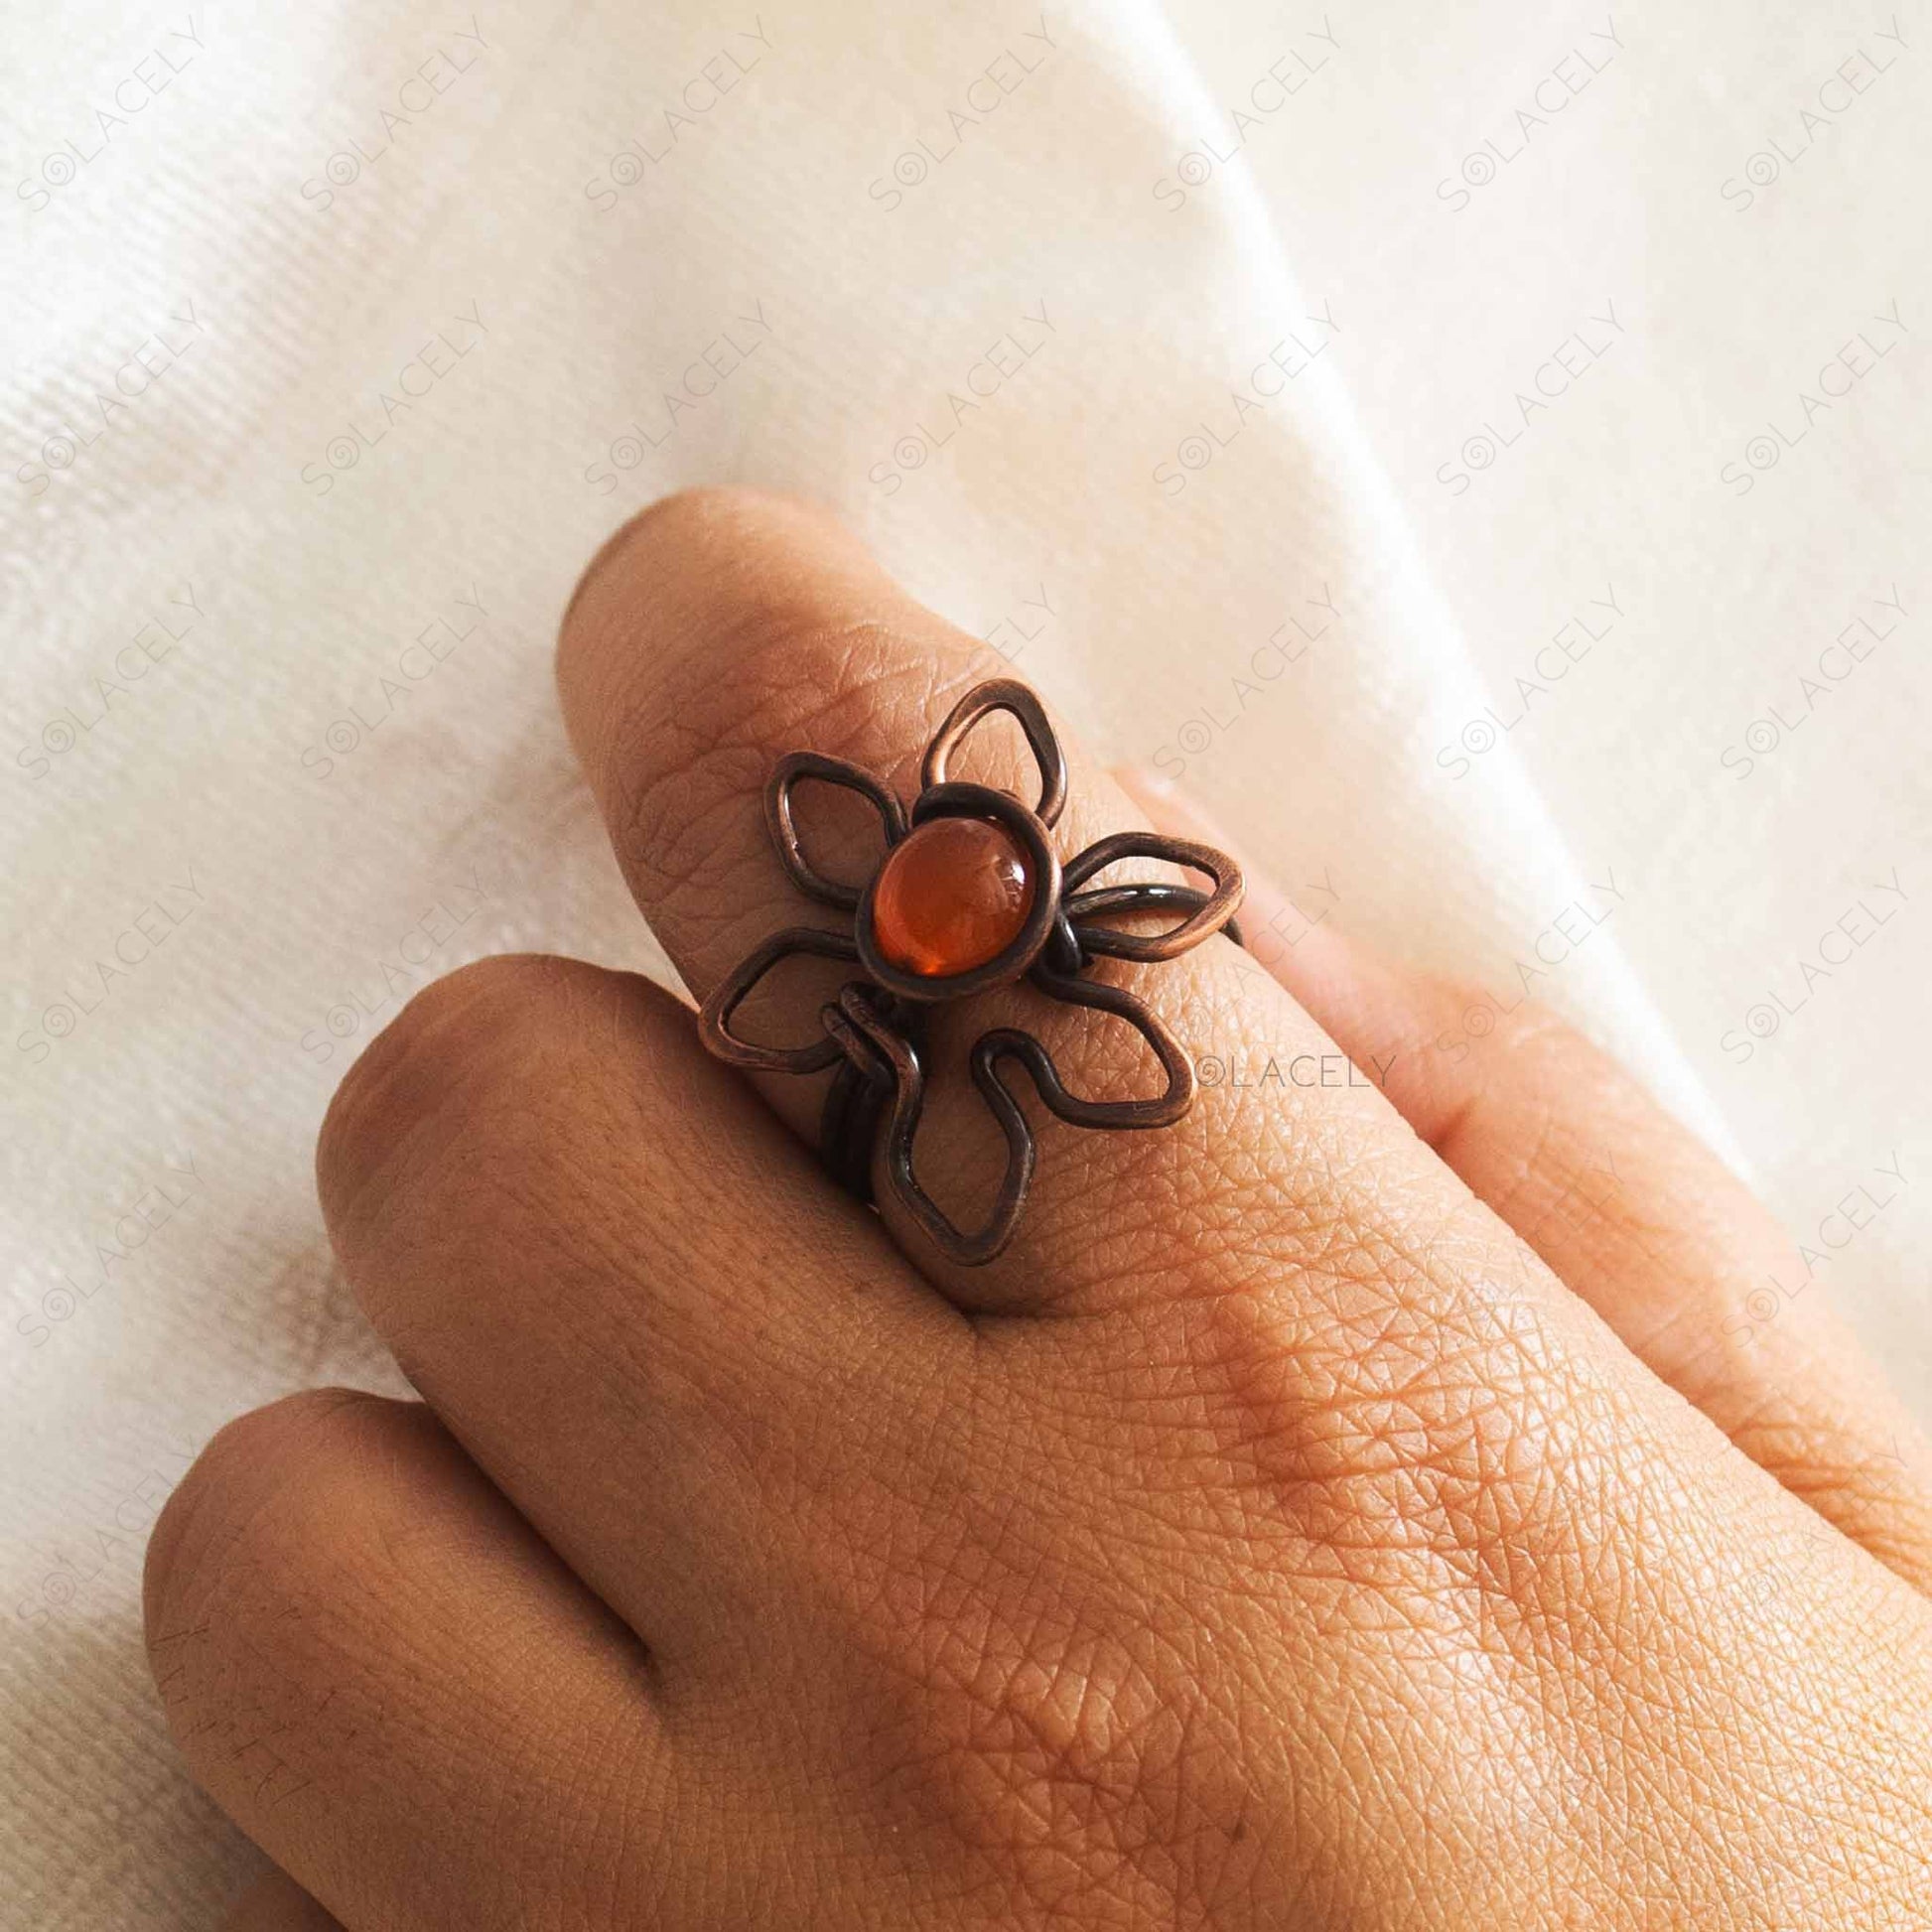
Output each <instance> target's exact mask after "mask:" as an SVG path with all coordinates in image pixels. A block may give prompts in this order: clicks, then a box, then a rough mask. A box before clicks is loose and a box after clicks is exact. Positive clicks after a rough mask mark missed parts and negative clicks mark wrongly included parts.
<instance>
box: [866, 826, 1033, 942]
mask: <svg viewBox="0 0 1932 1932" xmlns="http://www.w3.org/2000/svg"><path fill="white" fill-rule="evenodd" d="M1033 903H1034V880H1033V875H1032V872H1031V869H1030V868H1029V866H1028V863H1027V855H1026V853H1025V852H1024V851H1023V850H1022V848H1021V846H1020V844H1019V842H1018V841H1017V840H1016V839H1015V838H1014V837H1013V835H1012V834H1011V833H1010V832H1009V831H1008V830H1007V829H1006V827H1005V826H1004V825H998V824H995V823H994V821H993V820H992V819H990V818H929V819H927V820H926V821H925V823H924V824H922V825H915V826H914V827H913V828H912V830H911V831H910V832H908V833H907V834H906V836H905V837H904V838H902V839H901V840H900V841H899V842H898V844H897V845H896V846H895V847H894V848H893V849H892V851H891V852H890V853H889V854H888V855H887V858H886V863H885V865H884V866H883V867H882V868H881V869H880V873H879V884H878V886H877V887H876V888H875V889H874V891H873V896H872V932H873V942H874V943H875V944H876V945H877V946H878V948H879V952H880V956H881V957H882V958H884V959H886V960H888V961H890V962H891V963H892V964H893V965H895V966H897V968H898V969H899V971H900V972H903V973H917V974H919V975H920V976H921V977H923V978H927V979H939V978H943V977H946V976H947V975H949V974H953V973H965V972H970V971H971V970H972V968H974V967H975V966H984V965H985V964H986V962H987V961H988V960H989V959H994V958H997V957H998V956H999V955H1000V954H1001V953H1003V952H1004V951H1005V950H1006V949H1007V947H1008V946H1010V945H1012V943H1013V942H1014V940H1015V939H1016V938H1018V937H1019V934H1020V928H1021V927H1022V926H1023V925H1025V924H1026V923H1027V914H1028V913H1029V912H1030V911H1032V910H1033Z"/></svg>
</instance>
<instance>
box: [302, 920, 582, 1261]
mask: <svg viewBox="0 0 1932 1932" xmlns="http://www.w3.org/2000/svg"><path fill="white" fill-rule="evenodd" d="M595 971H596V969H595V968H592V967H588V966H584V965H582V964H580V963H578V962H576V961H572V960H564V959H556V958H551V957H547V956H544V955H540V954H515V953H506V954H499V955H496V956H494V957H491V958H488V959H480V960H477V961H476V962H475V963H474V964H472V965H469V966H464V967H461V968H459V969H458V970H457V971H456V972H454V973H450V974H447V975H446V976H445V977H444V978H442V979H440V980H435V981H433V982H432V983H431V984H430V985H428V986H426V987H424V988H423V989H422V991H421V992H419V993H418V994H417V995H416V996H415V997H414V998H413V999H412V1000H411V1001H410V1002H409V1004H408V1005H407V1006H405V1007H404V1008H403V1010H402V1011H401V1012H400V1013H399V1014H398V1015H397V1016H396V1017H395V1019H394V1020H392V1021H391V1022H390V1023H389V1025H388V1026H387V1027H385V1028H384V1029H383V1030H382V1032H381V1033H380V1034H378V1035H376V1036H375V1038H374V1039H373V1040H371V1041H370V1042H369V1045H368V1046H367V1048H366V1049H365V1050H364V1051H363V1053H362V1055H361V1057H360V1058H359V1059H358V1060H357V1061H356V1062H355V1064H354V1065H353V1066H352V1067H351V1068H350V1069H349V1070H348V1072H347V1073H346V1074H345V1076H344V1078H343V1082H342V1084H341V1086H340V1087H338V1088H337V1090H336V1096H335V1099H334V1100H333V1101H332V1102H331V1104H330V1108H329V1112H328V1114H327V1116H326V1117H325V1119H324V1121H323V1125H322V1133H321V1136H320V1138H319V1140H318V1143H317V1150H316V1175H317V1181H318V1184H319V1187H320V1190H321V1193H322V1199H323V1204H324V1208H325V1210H326V1212H327V1213H328V1216H329V1218H330V1220H331V1222H332V1224H335V1225H340V1224H341V1223H342V1222H344V1221H345V1220H347V1219H348V1218H349V1216H350V1215H351V1213H352V1212H353V1211H354V1210H355V1209H356V1206H357V1203H358V1201H359V1200H360V1199H361V1198H362V1196H363V1195H364V1194H365V1193H367V1192H373V1191H375V1190H373V1189H372V1188H371V1187H370V1183H371V1182H372V1181H374V1180H376V1179H377V1178H378V1177H380V1176H381V1175H383V1174H384V1173H387V1171H388V1170H389V1168H390V1165H391V1163H392V1162H393V1160H394V1159H395V1157H396V1156H397V1154H398V1153H399V1151H400V1150H402V1149H403V1148H405V1147H406V1146H407V1145H408V1144H409V1142H410V1141H411V1139H412V1137H413V1135H414V1133H415V1131H416V1130H417V1129H418V1128H420V1127H421V1126H422V1125H423V1124H424V1123H425V1122H426V1121H429V1120H431V1119H433V1118H436V1117H439V1116H444V1115H451V1116H455V1117H461V1116H462V1115H463V1114H465V1113H466V1112H471V1111H474V1110H475V1109H476V1106H477V1103H478V1102H479V1100H485V1101H486V1099H487V1097H488V1095H489V1093H490V1092H491V1091H492V1090H500V1089H501V1088H502V1087H503V1086H505V1085H507V1084H511V1083H514V1082H516V1081H517V1080H518V1079H519V1078H520V1076H521V1075H522V1074H523V1073H525V1072H526V1071H527V1067H528V1059H529V1055H530V1052H531V1050H532V1044H533V1026H532V1022H533V1019H534V1018H535V1017H536V1016H538V1015H540V1014H541V1013H542V1012H544V1011H545V1010H546V1009H547V1008H548V1007H549V1006H550V1005H551V1004H552V1003H553V1002H555V1000H556V999H557V998H558V997H559V995H560V994H567V993H568V990H569V988H570V985H571V983H572V982H573V981H576V980H580V979H581V978H582V977H583V976H585V975H591V974H594V973H595Z"/></svg>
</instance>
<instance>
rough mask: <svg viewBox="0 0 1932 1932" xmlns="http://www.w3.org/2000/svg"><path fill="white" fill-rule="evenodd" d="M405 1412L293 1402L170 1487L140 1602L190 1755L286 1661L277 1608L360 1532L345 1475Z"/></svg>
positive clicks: (228, 1431)
mask: <svg viewBox="0 0 1932 1932" xmlns="http://www.w3.org/2000/svg"><path fill="white" fill-rule="evenodd" d="M402 1409H403V1405H399V1404H396V1403H393V1402H387V1401H384V1400H382V1399H381V1398H379V1397H376V1396H370V1395H364V1394H361V1393H358V1392H357V1391H355V1390H351V1389H310V1390H305V1391H303V1392H302V1393H301V1394H299V1395H291V1396H286V1397H284V1398H283V1399H282V1400H280V1401H278V1402H273V1403H270V1404H268V1405H267V1406H266V1407H265V1408H261V1409H256V1410H252V1411H251V1412H249V1413H248V1414H246V1415H244V1416H240V1417H237V1418H236V1419H235V1420H234V1421H233V1422H230V1423H228V1424H227V1425H226V1426H225V1427H224V1428H222V1429H221V1430H219V1431H218V1432H217V1433H216V1434H215V1436H214V1437H213V1438H212V1440H211V1441H210V1442H209V1443H208V1445H207V1448H206V1449H203V1451H202V1453H201V1455H200V1456H199V1458H197V1460H196V1462H195V1463H194V1465H193V1467H191V1468H190V1470H189V1471H188V1473H187V1475H185V1476H184V1477H183V1478H182V1480H181V1482H180V1483H178V1484H177V1485H176V1488H175V1491H174V1493H173V1494H172V1495H171V1496H170V1497H169V1499H168V1502H167V1504H166V1506H165V1507H164V1508H163V1510H162V1512H161V1515H160V1517H159V1519H158V1520H157V1522H156V1524H155V1527H154V1531H153V1534H152V1535H151V1536H150V1538H149V1542H148V1553H147V1564H146V1570H145V1574H144V1577H143V1589H142V1595H143V1613H144V1622H145V1626H146V1636H147V1648H148V1659H149V1665H150V1668H151V1669H152V1671H153V1674H154V1677H155V1681H156V1684H157V1685H158V1686H159V1687H160V1690H161V1693H162V1700H163V1703H164V1706H165V1707H166V1709H167V1712H168V1716H169V1721H170V1724H171V1725H173V1726H174V1728H175V1731H176V1736H177V1739H178V1741H180V1742H181V1743H182V1744H183V1747H184V1748H185V1749H186V1748H190V1746H191V1743H192V1742H193V1740H194V1739H195V1738H197V1737H199V1736H201V1735H204V1734H206V1732H207V1731H212V1730H213V1729H215V1728H217V1727H218V1725H219V1722H220V1721H221V1719H222V1718H223V1717H224V1716H227V1715H230V1714H231V1711H232V1707H233V1705H234V1702H235V1700H236V1698H237V1696H238V1695H240V1694H241V1692H242V1687H243V1683H244V1680H245V1679H246V1678H247V1677H249V1676H250V1675H255V1674H258V1673H259V1672H260V1670H261V1668H262V1666H263V1664H264V1663H265V1662H268V1663H270V1668H271V1670H272V1669H273V1668H274V1666H273V1664H272V1662H271V1660H272V1659H273V1658H274V1657H275V1656H276V1654H277V1652H278V1651H282V1652H284V1653H286V1651H287V1649H288V1648H289V1645H288V1638H287V1628H288V1626H287V1625H286V1623H285V1622H284V1621H283V1620H282V1619H281V1618H279V1617H278V1615H277V1613H276V1611H277V1606H278V1604H282V1603H286V1602H287V1601H288V1600H290V1599H292V1598H294V1597H297V1596H299V1595H300V1594H301V1593H302V1583H301V1579H302V1578H303V1577H304V1576H306V1575H315V1574H317V1573H318V1572H326V1571H327V1570H329V1569H330V1568H331V1567H332V1561H333V1559H332V1552H333V1551H339V1550H340V1547H341V1544H342V1541H343V1538H344V1534H345V1528H346V1526H347V1524H348V1522H350V1521H352V1513H351V1512H347V1511H345V1510H344V1509H343V1508H342V1507H341V1505H342V1502H343V1493H342V1490H343V1484H342V1472H343V1469H344V1467H345V1463H346V1462H348V1461H349V1460H351V1459H352V1455H353V1451H354V1449H355V1448H356V1446H358V1445H362V1446H366V1445H368V1444H369V1443H370V1442H371V1441H379V1440H381V1439H382V1438H384V1437H385V1436H386V1435H387V1433H388V1432H389V1431H391V1430H393V1429H394V1427H395V1426H396V1423H397V1421H398V1419H399V1417H400V1415H401V1412H402ZM210 1707H214V1708H210ZM191 1718H192V1719H194V1720H196V1721H199V1722H200V1723H201V1724H202V1725H204V1726H205V1729H204V1730H197V1729H195V1728H194V1727H193V1725H192V1724H191Z"/></svg>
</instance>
